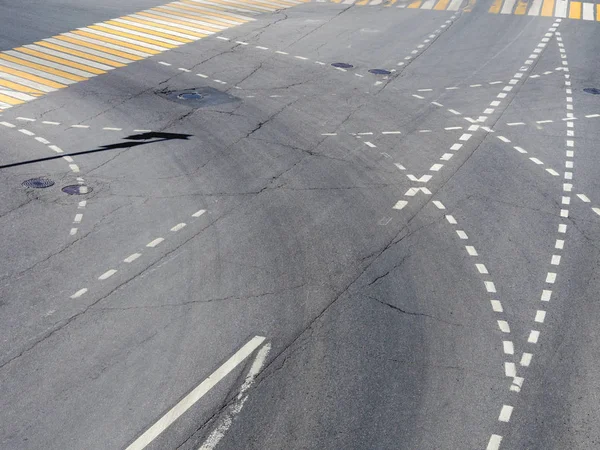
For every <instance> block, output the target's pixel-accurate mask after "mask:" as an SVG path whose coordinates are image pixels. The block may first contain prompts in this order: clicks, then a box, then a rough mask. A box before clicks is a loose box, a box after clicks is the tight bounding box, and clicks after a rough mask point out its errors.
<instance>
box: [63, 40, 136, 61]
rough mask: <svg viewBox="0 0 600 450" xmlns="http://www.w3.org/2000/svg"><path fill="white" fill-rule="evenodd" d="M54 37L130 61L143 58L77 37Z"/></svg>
mask: <svg viewBox="0 0 600 450" xmlns="http://www.w3.org/2000/svg"><path fill="white" fill-rule="evenodd" d="M54 38H55V39H60V40H61V41H65V42H70V43H71V44H75V45H80V46H82V47H87V48H91V49H94V50H98V51H100V52H104V53H108V54H110V55H115V56H119V57H121V58H125V59H131V60H132V61H139V60H140V59H143V58H142V57H141V56H137V55H132V54H131V53H125V52H121V51H119V50H115V49H112V48H108V47H104V46H103V45H98V44H92V43H91V42H87V41H81V40H79V39H74V38H72V37H69V36H60V35H59V36H54Z"/></svg>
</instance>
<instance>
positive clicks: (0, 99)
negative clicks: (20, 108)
mask: <svg viewBox="0 0 600 450" xmlns="http://www.w3.org/2000/svg"><path fill="white" fill-rule="evenodd" d="M0 102H2V103H8V104H9V105H20V104H22V103H25V102H24V101H23V100H19V99H18V98H14V97H9V96H8V95H3V94H0Z"/></svg>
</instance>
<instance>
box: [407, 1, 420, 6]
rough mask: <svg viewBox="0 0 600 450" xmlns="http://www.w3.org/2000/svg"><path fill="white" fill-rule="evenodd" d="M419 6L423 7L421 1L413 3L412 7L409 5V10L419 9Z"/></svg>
mask: <svg viewBox="0 0 600 450" xmlns="http://www.w3.org/2000/svg"><path fill="white" fill-rule="evenodd" d="M419 6H421V0H417V1H416V2H412V3H411V4H410V5H408V8H418V7H419Z"/></svg>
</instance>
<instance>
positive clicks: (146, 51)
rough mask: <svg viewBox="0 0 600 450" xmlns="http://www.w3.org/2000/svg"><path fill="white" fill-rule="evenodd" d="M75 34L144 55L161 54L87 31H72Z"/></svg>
mask: <svg viewBox="0 0 600 450" xmlns="http://www.w3.org/2000/svg"><path fill="white" fill-rule="evenodd" d="M72 33H74V34H79V35H80V36H85V37H89V38H90V39H97V40H99V41H102V42H108V43H109V44H115V45H120V46H121V47H125V48H130V49H132V50H137V51H140V52H144V53H149V54H151V55H158V54H159V53H160V52H159V51H158V50H154V49H151V48H147V47H142V46H140V45H135V44H130V43H129V42H123V41H119V40H118V39H111V38H108V37H106V36H100V35H98V34H94V33H88V32H87V31H82V30H74V31H72Z"/></svg>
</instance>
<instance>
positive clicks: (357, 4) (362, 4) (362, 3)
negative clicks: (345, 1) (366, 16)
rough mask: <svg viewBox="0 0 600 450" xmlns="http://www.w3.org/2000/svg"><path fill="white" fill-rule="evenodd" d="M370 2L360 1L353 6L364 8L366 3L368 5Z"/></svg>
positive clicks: (368, 0)
mask: <svg viewBox="0 0 600 450" xmlns="http://www.w3.org/2000/svg"><path fill="white" fill-rule="evenodd" d="M370 1H371V0H360V1H359V2H356V3H355V5H356V6H365V5H366V4H367V3H369V2H370Z"/></svg>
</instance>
